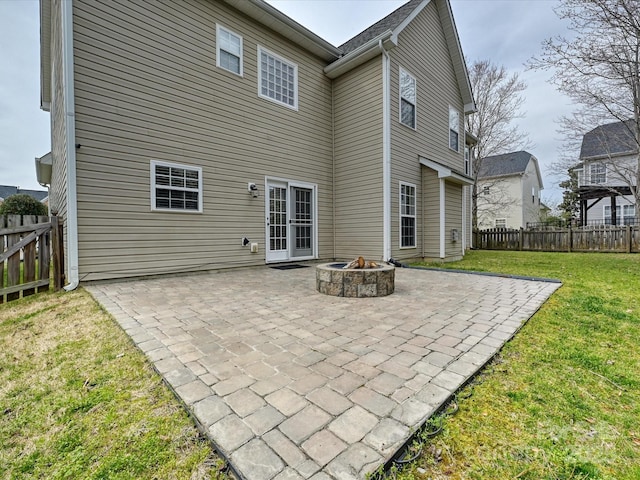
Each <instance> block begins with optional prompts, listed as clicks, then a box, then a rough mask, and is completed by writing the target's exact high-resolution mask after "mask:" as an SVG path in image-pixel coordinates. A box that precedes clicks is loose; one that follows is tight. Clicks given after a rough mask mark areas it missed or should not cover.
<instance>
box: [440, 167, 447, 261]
mask: <svg viewBox="0 0 640 480" xmlns="http://www.w3.org/2000/svg"><path fill="white" fill-rule="evenodd" d="M445 199H446V195H445V180H444V178H441V179H440V258H445V257H446V248H445V233H446V231H447V229H446V225H445V220H446V215H445V210H446V209H445V203H444V202H445Z"/></svg>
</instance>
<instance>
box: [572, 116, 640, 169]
mask: <svg viewBox="0 0 640 480" xmlns="http://www.w3.org/2000/svg"><path fill="white" fill-rule="evenodd" d="M636 152H638V144H637V143H636V140H635V137H634V135H633V119H631V120H627V121H625V122H614V123H608V124H606V125H600V126H598V127H596V128H594V129H593V130H591V131H590V132H587V133H586V134H585V135H584V137H582V146H581V147H580V159H581V160H582V159H587V158H597V157H609V156H617V155H625V154H633V153H636Z"/></svg>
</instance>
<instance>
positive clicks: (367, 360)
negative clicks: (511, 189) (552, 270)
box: [86, 267, 560, 480]
mask: <svg viewBox="0 0 640 480" xmlns="http://www.w3.org/2000/svg"><path fill="white" fill-rule="evenodd" d="M559 286H560V284H559V283H552V282H542V281H530V280H522V279H514V278H505V277H497V276H481V275H471V274H463V273H449V272H442V271H432V270H415V269H397V270H396V291H395V293H394V294H393V295H390V296H387V297H382V298H338V297H330V296H325V295H322V294H320V293H318V292H316V290H315V272H314V268H313V267H312V268H302V269H298V270H285V271H281V270H275V269H272V268H268V267H261V268H251V269H238V270H232V271H220V272H212V273H206V274H194V275H190V276H182V277H172V278H157V279H147V280H138V281H129V282H117V283H102V284H92V285H89V286H87V287H86V288H87V290H88V291H89V292H91V294H92V295H93V296H94V297H95V298H96V299H97V300H98V301H99V302H100V303H101V304H102V305H103V306H104V307H105V308H106V309H107V310H108V311H109V312H110V313H111V314H112V315H113V316H114V317H115V318H116V319H117V321H118V322H119V323H120V325H121V326H122V328H123V329H124V330H125V331H126V332H127V333H128V334H129V335H130V336H131V338H132V339H133V341H134V342H135V343H136V344H137V345H138V346H139V348H140V349H141V350H142V351H144V352H145V353H146V355H147V356H148V358H149V359H150V360H151V361H152V362H153V364H154V365H155V367H156V369H157V370H158V371H159V372H160V373H161V374H162V375H163V376H164V378H165V379H166V381H167V382H168V383H169V384H170V385H171V386H172V388H173V389H174V390H175V392H176V394H177V395H178V396H179V397H180V398H181V399H182V401H183V402H184V403H185V405H186V406H187V408H189V409H190V410H191V411H192V413H193V414H194V416H195V417H196V419H197V421H198V422H199V423H200V424H201V426H202V427H203V428H204V430H205V431H206V432H207V433H208V435H209V437H210V438H211V440H212V441H213V442H214V444H215V445H216V446H217V447H218V449H219V450H220V451H221V453H222V454H223V455H224V456H225V457H226V458H227V459H228V460H229V461H230V462H231V464H232V466H233V468H234V469H235V470H236V471H237V472H238V474H239V475H241V476H242V477H244V478H246V479H248V480H262V479H265V480H270V479H277V480H284V479H300V478H312V479H314V480H323V479H329V478H335V479H340V480H342V479H361V478H364V477H365V475H366V473H368V472H372V471H373V470H375V469H376V468H377V467H378V466H380V465H381V464H383V463H384V462H385V461H387V460H388V459H389V458H391V456H392V455H393V454H394V453H395V452H396V450H397V449H398V448H399V447H400V446H401V445H402V444H403V443H404V442H405V441H406V440H407V438H409V436H410V435H411V433H412V432H413V431H415V429H416V428H417V427H419V426H420V425H421V424H422V423H423V422H424V421H425V420H426V419H428V418H429V417H430V416H431V415H432V414H433V413H434V412H435V411H436V410H437V409H438V407H439V406H440V405H441V404H442V403H443V402H444V401H445V400H446V399H447V398H448V397H449V396H450V395H451V394H452V393H454V392H455V391H456V390H457V389H458V388H459V387H460V386H461V385H462V384H463V383H464V382H465V381H466V380H467V379H468V378H469V377H470V376H471V375H473V374H474V373H476V372H477V370H478V369H479V368H480V367H481V366H482V365H484V364H485V363H486V362H487V361H488V360H489V359H490V358H491V357H492V356H493V355H495V353H496V352H497V351H498V350H499V349H500V348H501V347H502V345H503V344H504V343H505V342H506V341H507V340H508V339H509V338H511V337H512V336H513V334H514V333H515V332H516V331H517V330H518V329H519V328H520V327H521V325H522V324H523V323H524V322H525V321H526V320H528V319H529V318H530V317H531V316H532V315H533V314H534V313H535V312H536V310H537V309H538V308H539V307H540V306H541V305H542V304H543V303H544V302H545V300H546V299H547V298H548V297H549V296H550V295H551V294H552V293H553V292H554V291H555V290H556V289H557V288H558V287H559Z"/></svg>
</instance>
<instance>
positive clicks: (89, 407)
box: [0, 289, 222, 479]
mask: <svg viewBox="0 0 640 480" xmlns="http://www.w3.org/2000/svg"><path fill="white" fill-rule="evenodd" d="M0 411H1V412H2V416H1V417H0V478H11V479H22V478H25V479H26V478H29V479H33V478H42V479H45V478H46V479H61V478H65V479H76V478H83V479H146V478H148V479H205V478H221V477H222V474H220V473H219V467H220V466H221V462H219V461H218V460H217V459H216V457H215V456H214V454H213V452H212V450H211V448H210V446H209V444H208V443H207V442H205V441H204V440H203V439H202V438H201V437H200V436H199V435H198V433H197V431H196V429H195V427H194V426H193V423H192V422H191V420H190V419H189V418H188V417H187V415H186V414H185V412H184V410H183V408H182V407H181V405H180V404H179V403H178V402H177V400H176V399H175V398H174V396H173V395H172V394H171V392H170V391H169V390H168V388H167V387H166V386H165V385H164V384H163V383H162V381H161V379H160V377H159V376H158V375H157V374H156V373H155V372H154V371H153V370H152V368H151V367H150V365H149V363H148V362H147V361H146V360H145V358H144V356H143V355H142V353H140V352H139V351H138V350H137V349H136V348H134V346H133V345H132V344H131V342H130V341H129V339H128V337H127V336H126V335H125V334H124V332H122V330H121V329H120V328H119V327H118V326H117V325H116V323H115V322H114V320H113V319H112V318H111V317H110V316H109V315H108V314H106V313H105V312H104V311H103V310H101V309H100V307H99V306H97V304H96V303H95V302H94V301H93V299H92V298H91V296H90V295H89V294H88V293H86V292H85V291H84V290H82V289H79V290H77V291H75V292H71V293H55V294H54V293H46V294H39V295H35V296H31V297H28V298H26V299H23V300H17V301H14V302H10V303H7V304H4V305H0Z"/></svg>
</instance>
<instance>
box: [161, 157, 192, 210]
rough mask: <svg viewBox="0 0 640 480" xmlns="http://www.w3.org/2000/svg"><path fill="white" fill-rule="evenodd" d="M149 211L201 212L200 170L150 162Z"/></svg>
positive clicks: (174, 164) (173, 164)
mask: <svg viewBox="0 0 640 480" xmlns="http://www.w3.org/2000/svg"><path fill="white" fill-rule="evenodd" d="M151 210H167V211H182V212H202V168H200V167H189V166H186V165H179V164H176V163H165V162H159V161H156V160H152V161H151Z"/></svg>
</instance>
